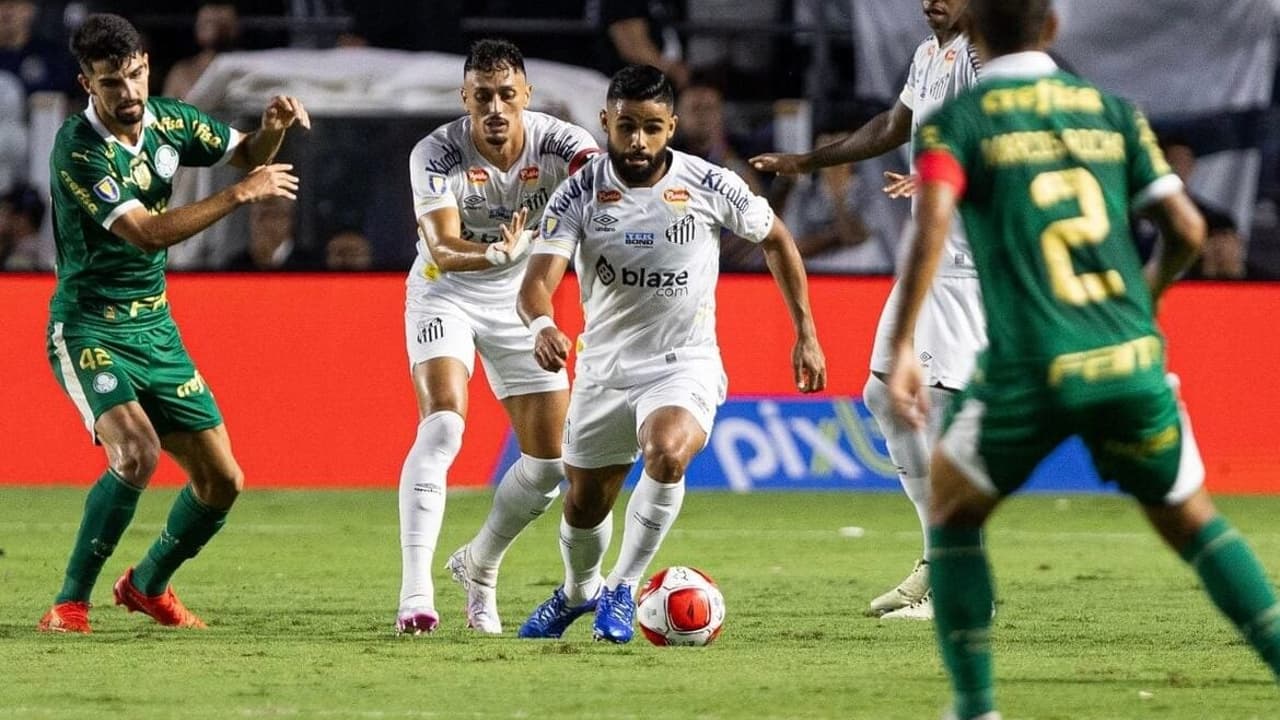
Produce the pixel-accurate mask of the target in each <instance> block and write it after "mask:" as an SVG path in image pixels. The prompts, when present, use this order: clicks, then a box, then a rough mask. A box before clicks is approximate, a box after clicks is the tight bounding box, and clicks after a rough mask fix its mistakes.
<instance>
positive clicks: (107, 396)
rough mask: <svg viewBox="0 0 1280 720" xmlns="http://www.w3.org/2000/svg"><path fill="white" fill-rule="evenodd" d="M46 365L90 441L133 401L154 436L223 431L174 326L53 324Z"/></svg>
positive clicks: (219, 416) (165, 322) (167, 322)
mask: <svg viewBox="0 0 1280 720" xmlns="http://www.w3.org/2000/svg"><path fill="white" fill-rule="evenodd" d="M48 334H49V345H48V350H49V363H50V364H51V365H52V366H53V374H54V377H56V378H57V379H58V382H59V383H60V384H61V385H62V389H63V390H65V391H66V393H67V395H68V396H69V397H70V398H71V402H73V403H75V406H76V410H79V411H80V417H81V418H82V419H83V420H84V424H85V427H86V428H88V430H89V434H90V435H93V436H94V440H95V441H96V440H97V434H96V433H95V432H94V423H95V422H97V420H98V418H99V417H101V416H102V414H103V413H105V412H106V411H108V410H110V409H111V408H113V407H115V406H117V405H120V404H123V403H127V402H133V401H136V402H138V404H140V405H141V406H142V409H143V411H144V412H145V413H146V414H147V418H148V419H150V420H151V424H152V426H153V427H154V428H155V430H156V434H157V435H160V436H164V435H167V434H169V433H172V432H197V431H200V430H208V429H210V428H214V427H217V426H218V425H221V424H222V413H220V412H219V411H218V404H217V403H216V402H215V401H214V398H213V393H212V392H211V391H210V390H209V388H208V387H207V386H206V385H205V382H204V378H202V377H201V376H200V373H199V371H197V370H196V366H195V364H194V363H193V362H192V361H191V356H190V355H188V354H187V349H186V348H185V347H183V345H182V338H181V337H180V336H179V335H178V326H177V325H176V324H174V322H173V320H172V319H171V318H167V317H166V318H164V319H163V320H160V321H158V322H154V323H148V324H147V325H146V326H145V327H141V328H137V327H104V326H101V325H95V324H87V323H86V324H71V323H63V322H57V321H54V322H51V323H49V333H48Z"/></svg>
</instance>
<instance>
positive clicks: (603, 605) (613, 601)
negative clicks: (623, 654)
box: [591, 585, 636, 645]
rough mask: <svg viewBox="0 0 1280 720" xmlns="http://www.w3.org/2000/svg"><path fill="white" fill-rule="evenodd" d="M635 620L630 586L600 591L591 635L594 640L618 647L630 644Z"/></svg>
mask: <svg viewBox="0 0 1280 720" xmlns="http://www.w3.org/2000/svg"><path fill="white" fill-rule="evenodd" d="M635 619H636V601H635V598H634V597H632V594H631V586H630V585H619V586H618V587H616V588H614V589H613V590H608V589H605V590H602V591H601V592H600V600H599V602H597V603H596V621H595V622H594V623H593V624H592V626H591V634H592V636H593V637H594V638H595V639H596V640H608V641H609V642H611V643H618V644H619V645H621V644H622V643H627V642H631V636H632V635H634V634H635V630H634V628H633V627H632V625H633V624H634V621H635Z"/></svg>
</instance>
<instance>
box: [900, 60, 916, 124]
mask: <svg viewBox="0 0 1280 720" xmlns="http://www.w3.org/2000/svg"><path fill="white" fill-rule="evenodd" d="M916 75H917V72H916V59H915V58H914V57H912V58H911V65H910V67H908V68H907V81H906V83H904V84H903V86H902V92H900V93H898V102H900V103H902V104H903V105H906V106H907V109H908V110H911V111H912V112H914V111H915V109H916V107H915V94H916V83H917V82H918V79H917V77H916Z"/></svg>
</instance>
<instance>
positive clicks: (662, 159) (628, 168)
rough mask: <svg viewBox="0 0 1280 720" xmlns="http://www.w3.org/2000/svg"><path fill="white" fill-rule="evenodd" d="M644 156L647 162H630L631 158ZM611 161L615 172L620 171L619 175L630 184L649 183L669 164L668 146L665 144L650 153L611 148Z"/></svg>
mask: <svg viewBox="0 0 1280 720" xmlns="http://www.w3.org/2000/svg"><path fill="white" fill-rule="evenodd" d="M641 157H643V158H644V160H645V162H644V164H643V165H640V164H633V163H628V162H627V160H629V159H633V158H634V159H638V158H641ZM609 162H610V163H612V164H613V170H614V172H616V173H618V177H620V178H622V181H623V182H624V183H626V184H628V185H648V184H650V183H651V182H652V181H653V180H654V176H656V175H657V174H658V173H660V172H662V170H663V169H664V168H665V167H666V164H667V146H666V145H663V146H662V147H661V148H659V149H658V151H657V152H656V153H653V154H652V155H650V154H649V153H646V152H643V151H639V152H636V151H632V152H623V151H620V150H618V149H617V148H614V147H612V146H611V147H610V148H609Z"/></svg>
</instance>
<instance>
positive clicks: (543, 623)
mask: <svg viewBox="0 0 1280 720" xmlns="http://www.w3.org/2000/svg"><path fill="white" fill-rule="evenodd" d="M598 598H599V595H597V596H596V597H593V598H591V599H590V600H588V601H586V602H584V603H582V604H581V605H579V606H577V607H569V599H568V598H566V597H565V595H564V586H563V585H561V586H560V587H558V588H556V590H555V592H553V593H551V598H550V599H549V600H547V601H546V602H544V603H542V604H541V605H539V606H538V607H536V608H534V609H533V612H532V613H530V614H529V619H528V620H525V621H524V624H523V625H521V626H520V629H519V630H517V631H516V637H522V638H551V639H556V638H559V637H560V636H561V635H563V634H564V631H565V630H568V629H569V626H570V625H572V624H573V621H574V620H577V619H578V618H580V617H582V616H583V615H586V614H587V613H589V612H591V611H592V610H595V609H596V601H597V599H598Z"/></svg>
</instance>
